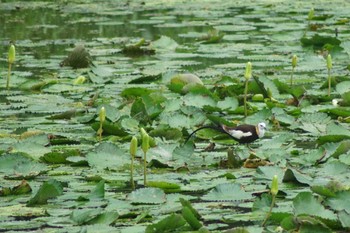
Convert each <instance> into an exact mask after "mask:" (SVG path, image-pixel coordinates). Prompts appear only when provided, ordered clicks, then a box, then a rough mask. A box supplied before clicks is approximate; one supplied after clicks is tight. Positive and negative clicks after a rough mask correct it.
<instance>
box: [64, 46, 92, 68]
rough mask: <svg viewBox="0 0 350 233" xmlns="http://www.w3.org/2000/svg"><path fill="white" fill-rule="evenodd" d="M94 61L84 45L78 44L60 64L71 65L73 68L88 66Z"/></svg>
mask: <svg viewBox="0 0 350 233" xmlns="http://www.w3.org/2000/svg"><path fill="white" fill-rule="evenodd" d="M91 63H92V60H91V56H90V54H89V52H88V51H87V50H86V49H85V47H84V46H83V45H78V46H76V47H75V48H74V50H73V51H72V52H71V53H70V54H69V55H68V57H67V58H66V59H64V60H63V61H62V62H61V63H60V66H70V67H72V68H73V69H77V68H87V67H89V65H90V64H91Z"/></svg>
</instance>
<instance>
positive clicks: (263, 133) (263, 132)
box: [255, 126, 265, 138]
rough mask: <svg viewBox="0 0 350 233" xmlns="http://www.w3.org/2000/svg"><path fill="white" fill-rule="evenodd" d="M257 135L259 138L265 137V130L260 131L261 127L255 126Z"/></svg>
mask: <svg viewBox="0 0 350 233" xmlns="http://www.w3.org/2000/svg"><path fill="white" fill-rule="evenodd" d="M255 130H256V134H257V135H258V137H259V138H262V137H264V135H265V129H264V128H261V129H259V126H255Z"/></svg>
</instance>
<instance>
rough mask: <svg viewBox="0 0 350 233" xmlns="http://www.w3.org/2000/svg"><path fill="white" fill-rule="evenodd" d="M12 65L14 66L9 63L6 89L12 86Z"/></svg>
mask: <svg viewBox="0 0 350 233" xmlns="http://www.w3.org/2000/svg"><path fill="white" fill-rule="evenodd" d="M11 66H12V64H11V63H9V70H8V73H7V81H6V89H9V88H10V78H11Z"/></svg>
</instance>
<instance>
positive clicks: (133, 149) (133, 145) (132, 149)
mask: <svg viewBox="0 0 350 233" xmlns="http://www.w3.org/2000/svg"><path fill="white" fill-rule="evenodd" d="M136 151H137V138H136V137H135V136H133V137H132V138H131V142H130V154H131V156H132V157H135V155H136Z"/></svg>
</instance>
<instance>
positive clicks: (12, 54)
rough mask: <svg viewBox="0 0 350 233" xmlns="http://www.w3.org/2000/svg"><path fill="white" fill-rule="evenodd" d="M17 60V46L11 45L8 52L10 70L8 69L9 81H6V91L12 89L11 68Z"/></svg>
mask: <svg viewBox="0 0 350 233" xmlns="http://www.w3.org/2000/svg"><path fill="white" fill-rule="evenodd" d="M15 60H16V48H15V45H14V44H12V43H11V44H10V48H9V52H8V59H7V61H8V64H9V68H8V74H7V81H6V89H9V88H10V78H11V68H12V65H13V63H14V62H15Z"/></svg>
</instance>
